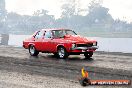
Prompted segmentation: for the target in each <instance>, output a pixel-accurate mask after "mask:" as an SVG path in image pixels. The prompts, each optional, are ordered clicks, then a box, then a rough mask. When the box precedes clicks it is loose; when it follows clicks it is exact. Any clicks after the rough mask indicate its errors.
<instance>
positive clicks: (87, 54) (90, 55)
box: [84, 52, 93, 59]
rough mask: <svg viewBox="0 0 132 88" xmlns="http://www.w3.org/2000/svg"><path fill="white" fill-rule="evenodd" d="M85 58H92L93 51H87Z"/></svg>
mask: <svg viewBox="0 0 132 88" xmlns="http://www.w3.org/2000/svg"><path fill="white" fill-rule="evenodd" d="M84 56H85V59H90V58H91V57H92V56H93V52H89V53H85V54H84Z"/></svg>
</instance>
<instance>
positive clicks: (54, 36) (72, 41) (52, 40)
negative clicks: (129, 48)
mask: <svg viewBox="0 0 132 88" xmlns="http://www.w3.org/2000/svg"><path fill="white" fill-rule="evenodd" d="M23 47H24V48H25V49H29V53H30V55H31V56H37V55H38V54H39V52H42V53H53V54H54V55H55V56H58V57H59V58H67V57H68V56H69V55H80V54H84V56H85V58H86V59H89V58H90V57H92V55H93V52H94V51H95V50H96V49H97V48H98V47H97V41H96V40H92V39H88V38H85V37H81V36H80V35H77V34H76V33H75V32H74V31H73V30H70V29H42V30H40V31H37V32H35V33H34V34H33V36H31V38H29V39H26V40H24V41H23Z"/></svg>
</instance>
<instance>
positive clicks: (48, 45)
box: [43, 31, 53, 52]
mask: <svg viewBox="0 0 132 88" xmlns="http://www.w3.org/2000/svg"><path fill="white" fill-rule="evenodd" d="M52 41H53V38H52V32H51V31H46V32H45V35H44V40H43V42H44V44H43V45H44V46H45V48H44V47H43V48H44V49H45V50H46V51H48V52H52V48H53V42H52Z"/></svg>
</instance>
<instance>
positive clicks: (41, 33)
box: [35, 31, 44, 39]
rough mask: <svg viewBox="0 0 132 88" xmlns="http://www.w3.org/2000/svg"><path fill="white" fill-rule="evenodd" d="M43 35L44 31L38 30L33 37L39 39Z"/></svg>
mask: <svg viewBox="0 0 132 88" xmlns="http://www.w3.org/2000/svg"><path fill="white" fill-rule="evenodd" d="M43 35H44V31H39V32H37V34H36V36H35V39H39V38H42V37H43Z"/></svg>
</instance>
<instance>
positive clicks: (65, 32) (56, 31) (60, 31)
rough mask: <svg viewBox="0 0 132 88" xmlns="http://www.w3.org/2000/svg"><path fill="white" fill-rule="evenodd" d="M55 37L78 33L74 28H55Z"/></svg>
mask: <svg viewBox="0 0 132 88" xmlns="http://www.w3.org/2000/svg"><path fill="white" fill-rule="evenodd" d="M52 32H53V36H54V38H63V37H64V36H65V35H77V34H76V33H75V32H74V31H72V30H53V31H52Z"/></svg>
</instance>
